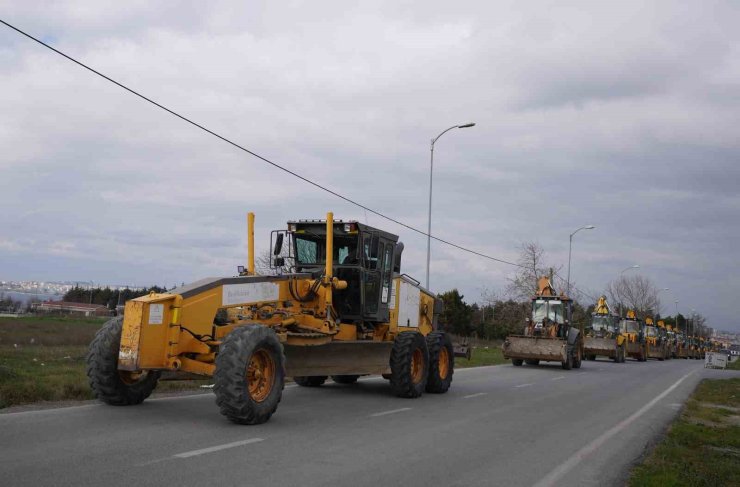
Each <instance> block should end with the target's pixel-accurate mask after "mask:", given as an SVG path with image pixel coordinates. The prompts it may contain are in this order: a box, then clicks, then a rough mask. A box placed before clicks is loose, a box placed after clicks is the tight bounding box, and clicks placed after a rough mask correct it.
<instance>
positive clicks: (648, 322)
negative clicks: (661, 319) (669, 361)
mask: <svg viewBox="0 0 740 487" xmlns="http://www.w3.org/2000/svg"><path fill="white" fill-rule="evenodd" d="M645 339H646V341H647V350H648V354H647V356H648V358H655V359H658V360H660V361H661V362H662V361H663V360H665V356H666V346H665V341H664V340H663V337H662V335H661V332H660V328H658V327H657V326H655V322H654V321H653V319H652V318H650V317H648V318H645Z"/></svg>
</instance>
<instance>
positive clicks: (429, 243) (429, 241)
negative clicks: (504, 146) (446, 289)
mask: <svg viewBox="0 0 740 487" xmlns="http://www.w3.org/2000/svg"><path fill="white" fill-rule="evenodd" d="M469 127H475V123H472V122H471V123H465V124H462V125H453V126H452V127H450V128H448V129H446V130H443V131H442V133H440V134H439V135H438V136H436V137H435V138H433V139H432V145H431V158H430V161H429V220H428V224H427V279H426V287H427V289H429V261H430V259H431V255H432V176H433V174H434V143H435V142H437V140H438V139H439V138H440V137H442V136H443V135H444V134H446V133H447V132H449V131H450V130H452V129H466V128H469Z"/></svg>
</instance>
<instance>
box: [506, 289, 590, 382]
mask: <svg viewBox="0 0 740 487" xmlns="http://www.w3.org/2000/svg"><path fill="white" fill-rule="evenodd" d="M551 280H552V276H550V277H549V278H548V277H541V278H540V279H539V281H538V282H537V288H538V289H537V294H536V295H535V296H534V297H533V298H532V317H531V318H529V319H528V320H527V324H526V327H525V329H524V334H523V335H509V336H508V337H506V340H504V343H503V352H504V358H505V359H511V363H512V364H514V365H516V366H520V365H522V364H523V363H525V362H526V363H527V364H528V365H537V364H539V363H540V361H546V362H560V363H561V365H562V367H563V368H564V369H566V370H570V369H571V368H576V369H577V368H580V367H581V359H582V357H583V334H582V333H581V331H580V330H579V329H578V328H576V327H575V326H572V325H571V319H572V303H573V302H572V300H571V299H570V298H569V297H567V296H565V295H563V294H558V293H557V292H556V291H555V288H553V287H552V284H551V282H552V281H551Z"/></svg>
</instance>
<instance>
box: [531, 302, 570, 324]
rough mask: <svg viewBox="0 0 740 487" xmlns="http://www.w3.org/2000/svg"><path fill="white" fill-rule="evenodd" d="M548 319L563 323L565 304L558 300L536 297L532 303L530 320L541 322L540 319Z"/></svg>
mask: <svg viewBox="0 0 740 487" xmlns="http://www.w3.org/2000/svg"><path fill="white" fill-rule="evenodd" d="M545 318H549V319H550V320H552V321H554V322H556V323H559V324H563V323H565V305H564V304H563V302H562V301H560V300H545V299H538V300H536V301H535V302H534V303H532V321H534V322H535V323H542V320H544V319H545Z"/></svg>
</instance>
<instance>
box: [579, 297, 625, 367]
mask: <svg viewBox="0 0 740 487" xmlns="http://www.w3.org/2000/svg"><path fill="white" fill-rule="evenodd" d="M584 335H585V336H584V339H583V353H584V355H583V356H584V357H585V358H586V360H596V357H597V356H598V355H601V356H604V357H608V358H610V359H612V360H614V361H615V362H616V363H622V362H624V361H625V359H626V357H627V350H626V348H627V339H626V338H625V336H624V335H623V334H621V333H619V316H617V315H614V314H612V313H611V310H610V309H609V304H608V303H607V302H606V296H601V297H600V298H599V301H598V302H597V303H596V308H595V309H594V312H593V313H592V314H591V324H590V325H589V326H588V327H586V329H585V330H584Z"/></svg>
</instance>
